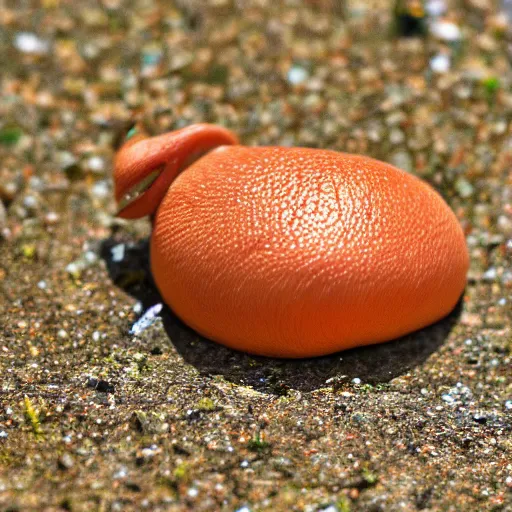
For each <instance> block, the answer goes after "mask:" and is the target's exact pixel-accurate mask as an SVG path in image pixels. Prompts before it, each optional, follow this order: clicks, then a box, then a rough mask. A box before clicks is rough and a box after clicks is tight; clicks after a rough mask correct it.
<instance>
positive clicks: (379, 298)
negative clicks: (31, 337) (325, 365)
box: [115, 125, 468, 357]
mask: <svg viewBox="0 0 512 512" xmlns="http://www.w3.org/2000/svg"><path fill="white" fill-rule="evenodd" d="M203 153H206V154H204V155H203V156H199V155H201V154H203ZM155 171H157V172H155ZM152 173H153V174H154V176H155V177H156V179H155V181H153V184H152V185H150V186H149V188H147V190H146V191H145V192H143V193H142V195H140V196H139V197H138V198H136V199H135V200H134V201H132V202H131V203H130V204H128V205H127V206H126V207H124V208H123V209H122V210H121V211H120V213H119V215H120V216H124V217H127V218H133V217H138V216H142V215H147V214H152V213H154V212H156V214H155V218H154V226H153V233H152V237H151V248H150V252H151V268H152V272H153V276H154V279H155V282H156V285H157V286H158V288H159V290H160V292H161V294H162V297H163V299H164V300H165V302H166V303H167V304H168V305H169V306H170V307H171V308H172V309H173V310H174V312H175V313H176V314H177V315H178V316H179V317H180V318H181V319H182V320H183V321H184V322H185V323H187V324H188V325H190V326H191V327H192V328H193V329H195V330H196V331H197V332H199V333H200V334H202V335H204V336H205V337H207V338H209V339H212V340H214V341H217V342H219V343H221V344H224V345H227V346H229V347H232V348H235V349H238V350H242V351H246V352H250V353H253V354H260V355H267V356H277V357H308V356H318V355H323V354H329V353H333V352H336V351H339V350H343V349H348V348H351V347H355V346H360V345H367V344H372V343H378V342H383V341H387V340H391V339H393V338H396V337H399V336H402V335H404V334H407V333H409V332H412V331H415V330H417V329H420V328H422V327H425V326H426V325H428V324H430V323H433V322H435V321H437V320H439V319H441V318H442V317H444V316H446V315H447V314H448V313H449V312H450V311H451V310H452V309H453V307H454V306H455V304H456V303H457V301H458V299H459V297H460V295H461V294H462V292H463V290H464V287H465V282H466V272H467V269H468V254H467V249H466V245H465V240H464V235H463V232H462V229H461V227H460V225H459V223H458V222H457V219H456V217H455V215H454V214H453V213H452V211H451V210H450V208H449V207H448V206H447V204H446V203H445V202H444V201H443V199H442V198H441V197H440V196H439V194H438V193H437V192H435V191H434V190H433V189H432V188H431V187H430V186H429V185H428V184H426V183H424V182H423V181H421V180H420V179H418V178H416V177H414V176H412V175H410V174H407V173H405V172H403V171H401V170H399V169H396V168H395V167H393V166H391V165H388V164H386V163H383V162H379V161H376V160H373V159H370V158H366V157H363V156H357V155H350V154H344V153H337V152H334V151H328V150H317V149H306V148H283V147H244V146H240V145H237V140H236V137H235V136H234V135H232V134H231V133H230V132H228V131H227V130H224V129H223V128H219V127H215V126H211V125H194V126H191V127H188V128H184V129H182V130H179V131H177V132H173V133H169V134H166V135H161V136H158V137H153V138H142V137H140V136H136V137H134V138H133V139H130V140H129V141H128V142H127V143H126V144H125V146H123V148H122V149H121V150H120V152H119V154H118V157H117V160H116V169H115V183H116V198H117V199H118V200H120V199H121V198H122V197H123V196H124V195H125V194H126V192H127V190H128V189H130V188H132V187H133V186H134V185H136V184H137V183H139V182H141V181H143V180H144V179H146V178H147V177H148V176H150V175H151V174H152Z"/></svg>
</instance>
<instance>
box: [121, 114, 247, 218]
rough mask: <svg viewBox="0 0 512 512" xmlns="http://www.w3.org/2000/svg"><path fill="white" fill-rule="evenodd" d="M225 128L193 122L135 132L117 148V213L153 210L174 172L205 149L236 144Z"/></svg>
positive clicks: (132, 215) (139, 213) (136, 214)
mask: <svg viewBox="0 0 512 512" xmlns="http://www.w3.org/2000/svg"><path fill="white" fill-rule="evenodd" d="M237 142H238V140H237V138H236V136H235V135H234V134H232V133H231V132H230V131H229V130H227V129H225V128H222V127H220V126H214V125H209V124H197V125H193V126H189V127H187V128H183V129H181V130H178V131H175V132H170V133H165V134H163V135H159V136H156V137H149V138H148V137H145V136H144V135H141V134H137V135H134V136H133V137H131V138H130V139H129V140H128V141H127V142H126V143H125V144H124V146H123V147H122V148H121V150H120V151H119V154H118V156H117V158H116V161H115V170H114V182H115V197H116V201H117V202H118V205H119V211H118V216H120V217H124V218H127V219H134V218H138V217H143V216H145V215H150V214H152V213H154V212H155V211H156V209H157V208H158V205H159V204H160V201H161V200H162V199H163V197H164V195H165V193H166V192H167V190H168V188H169V186H170V185H171V183H172V182H173V181H174V179H175V178H176V176H178V174H179V173H180V172H181V171H182V170H183V169H185V168H186V167H188V166H189V165H190V164H192V163H193V162H194V161H196V160H198V159H199V158H200V157H201V156H203V155H204V154H205V153H207V152H208V151H210V150H212V149H214V148H216V147H219V146H224V145H232V144H237Z"/></svg>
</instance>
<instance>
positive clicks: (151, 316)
mask: <svg viewBox="0 0 512 512" xmlns="http://www.w3.org/2000/svg"><path fill="white" fill-rule="evenodd" d="M162 309H163V305H162V304H161V303H158V304H155V305H154V306H151V307H150V308H149V309H148V310H146V312H145V313H144V314H143V315H142V316H141V317H140V318H139V319H138V320H137V321H136V322H135V323H134V324H133V325H132V327H131V329H130V334H132V335H134V336H138V335H139V334H141V333H142V332H143V331H145V330H146V329H147V328H148V327H149V326H151V325H153V324H154V323H155V321H156V319H157V318H158V315H159V314H160V312H161V311H162Z"/></svg>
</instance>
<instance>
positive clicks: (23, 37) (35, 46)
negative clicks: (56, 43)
mask: <svg viewBox="0 0 512 512" xmlns="http://www.w3.org/2000/svg"><path fill="white" fill-rule="evenodd" d="M14 46H15V47H16V49H17V50H19V51H20V52H23V53H29V54H33V55H44V54H45V53H48V50H49V48H50V45H49V43H48V41H45V40H44V39H41V38H39V37H38V36H37V35H36V34H33V33H32V32H19V33H18V34H16V36H15V38H14Z"/></svg>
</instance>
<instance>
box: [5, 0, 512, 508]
mask: <svg viewBox="0 0 512 512" xmlns="http://www.w3.org/2000/svg"><path fill="white" fill-rule="evenodd" d="M437 3H438V5H441V6H442V5H445V4H444V2H437ZM382 4H383V2H373V3H370V2H368V3H367V2H353V3H352V4H349V6H348V7H347V9H345V10H343V9H341V8H340V4H339V3H338V2H334V1H332V2H331V1H329V0H324V1H321V0H316V1H313V0H310V1H306V0H304V1H302V2H300V1H292V0H288V1H282V2H272V1H268V0H258V1H256V0H245V1H243V0H240V1H236V2H235V1H230V0H210V1H208V2H207V1H192V0H187V1H184V0H175V2H172V1H169V2H163V1H161V2H158V1H156V0H133V1H128V0H126V1H122V0H103V1H92V0H83V1H80V2H75V1H71V0H68V1H65V0H42V1H40V2H36V1H30V0H27V1H23V2H18V1H10V0H4V1H1V0H0V62H1V63H2V68H1V69H2V71H1V74H0V84H1V89H0V231H1V233H2V235H1V237H2V238H1V241H0V319H1V327H0V371H1V374H2V376H3V377H2V380H1V388H0V509H1V510H3V511H7V510H9V511H18V510H19V511H25V510H45V511H54V510H55V511H56V510H69V511H90V510H98V511H121V510H137V511H139V510H162V511H163V510H169V511H181V510H199V511H201V510H208V511H209V510H226V511H238V512H253V511H260V510H278V511H288V510H290V511H291V510H296V511H320V510H323V511H325V512H327V511H328V512H336V511H338V512H348V511H389V510H390V511H394V510H401V511H402V510H403V511H415V510H431V511H438V510H439V511H459V510H460V511H470V510H471V511H485V510H512V369H511V358H512V307H511V303H512V268H511V264H512V178H511V174H510V170H511V168H512V165H511V164H512V128H511V126H510V119H512V92H511V91H512V89H511V86H512V73H511V62H512V45H511V43H512V37H511V35H510V23H509V22H507V20H506V18H505V17H504V15H502V14H499V10H498V4H497V3H495V2H486V1H482V0H479V1H469V0H468V1H466V2H447V3H446V6H445V7H446V8H447V11H446V13H445V14H444V15H443V16H444V18H436V17H435V16H434V14H432V15H431V16H430V25H429V26H427V28H426V30H425V31H424V34H423V35H422V36H421V37H416V38H407V39H406V38H401V37H398V36H397V34H396V27H397V26H398V25H397V24H396V23H395V21H396V20H394V19H393V13H392V10H391V9H389V8H387V7H385V6H384V8H383V7H382ZM429 4H433V2H430V3H429ZM447 23H448V25H447ZM449 24H451V25H449ZM393 27H395V32H393ZM197 121H203V122H204V121H208V122H218V123H222V124H224V125H225V126H228V127H230V128H232V129H233V130H234V131H235V132H236V133H238V134H239V135H240V137H241V139H242V141H243V142H244V143H245V144H260V145H263V144H283V145H302V146H312V147H326V148H331V149H338V150H345V151H351V152H358V153H364V154H367V155H369V156H373V157H376V158H380V159H382V160H386V161H389V162H392V163H394V164H395V165H397V166H399V167H402V168H404V169H406V170H408V171H410V172H414V173H415V174H417V175H419V176H421V177H422V178H424V179H425V180H427V181H428V182H430V183H431V184H432V185H433V186H434V187H436V188H437V190H439V191H440V193H441V194H442V195H443V196H444V197H445V198H446V200H447V201H448V202H449V204H450V205H451V207H452V208H453V209H454V211H455V213H456V215H457V216H458V218H459V219H460V222H461V223H462V225H463V227H464V230H465V232H466V234H467V241H468V247H469V250H470V254H471V270H470V274H469V281H468V287H467V289H466V292H465V295H464V297H463V298H462V300H461V303H460V304H459V307H458V308H457V310H456V311H455V312H454V313H453V314H452V315H450V317H448V318H447V319H445V320H443V321H442V322H440V323H438V324H436V325H434V326H431V327H429V328H427V329H424V330H423V331H421V332H418V333H414V334H412V335H410V336H407V337H406V338H403V339H401V340H396V341H393V342H391V343H388V344H383V345H379V346H375V347H366V348H364V349H360V350H352V351H348V352H343V353H339V354H335V355H333V356H330V357H324V358H319V359H312V360H304V361H282V360H273V359H264V358H257V357H251V356H248V355H244V354H240V353H236V352H233V351H230V350H228V349H225V348H222V347H220V346H218V345H216V344H214V343H211V342H209V341H207V340H204V339H201V338H200V337H199V336H198V335H196V334H195V333H194V332H192V331H191V330H190V329H188V328H187V327H186V326H184V325H183V324H181V323H180V322H179V320H177V319H176V318H175V317H174V316H173V314H172V312H170V311H169V310H167V309H166V308H165V307H164V308H163V309H162V310H161V311H159V307H156V309H150V308H152V307H154V306H155V305H158V304H159V303H160V302H161V299H160V298H159V296H158V293H157V292H156V290H155V288H154V286H153V284H152V281H151V275H150V272H149V269H148V263H147V261H148V246H147V237H148V236H149V234H150V225H149V222H147V220H141V221H137V222H133V223H127V222H124V221H119V220H117V219H116V218H115V216H114V214H115V204H114V201H113V198H112V181H111V169H112V158H113V155H114V153H115V151H116V149H117V148H118V147H119V144H120V143H121V141H122V140H123V138H124V136H125V134H126V132H127V131H128V130H129V128H130V127H131V126H132V125H133V124H134V122H139V123H141V124H143V125H145V127H146V129H147V130H148V131H149V132H151V133H161V132H163V131H166V130H170V129H174V128H177V127H181V126H184V125H187V124H190V123H192V122H197ZM3 206H5V210H6V213H5V215H4V213H3ZM421 214H422V212H418V215H421ZM148 309H149V311H150V312H151V311H153V312H154V315H153V316H154V318H152V319H151V318H149V317H150V316H151V314H149V315H148V314H147V313H146V315H145V317H144V318H146V321H144V320H143V321H140V320H139V321H138V322H137V320H138V319H139V317H141V315H143V314H144V312H147V310H148Z"/></svg>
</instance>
